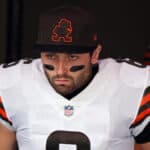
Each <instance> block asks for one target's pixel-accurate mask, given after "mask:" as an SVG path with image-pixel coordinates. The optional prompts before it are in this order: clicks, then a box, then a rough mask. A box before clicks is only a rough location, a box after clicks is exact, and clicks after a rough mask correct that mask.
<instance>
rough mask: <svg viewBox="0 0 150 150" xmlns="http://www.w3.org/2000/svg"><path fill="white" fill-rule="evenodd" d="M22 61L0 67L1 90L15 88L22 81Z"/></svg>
mask: <svg viewBox="0 0 150 150" xmlns="http://www.w3.org/2000/svg"><path fill="white" fill-rule="evenodd" d="M20 68H21V61H18V62H12V63H9V64H2V65H0V89H6V88H9V87H11V86H13V85H14V84H15V83H16V82H18V81H19V79H20Z"/></svg>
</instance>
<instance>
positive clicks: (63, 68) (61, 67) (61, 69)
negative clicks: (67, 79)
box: [56, 61, 67, 75]
mask: <svg viewBox="0 0 150 150" xmlns="http://www.w3.org/2000/svg"><path fill="white" fill-rule="evenodd" d="M66 72H67V64H66V62H65V61H59V62H58V64H57V67H56V73H57V74H59V75H62V74H65V73H66Z"/></svg>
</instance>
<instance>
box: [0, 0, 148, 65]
mask: <svg viewBox="0 0 150 150" xmlns="http://www.w3.org/2000/svg"><path fill="white" fill-rule="evenodd" d="M61 4H69V5H79V6H81V7H84V8H86V9H88V10H90V11H92V12H93V13H94V14H95V15H96V16H97V18H98V23H99V34H100V36H101V39H102V43H103V51H102V54H101V58H105V57H113V58H118V57H130V58H133V59H136V60H139V61H143V56H144V53H145V51H146V50H147V47H148V46H149V45H150V27H149V20H150V13H149V11H148V9H149V8H148V4H146V2H145V1H134V0H132V1H131V0H123V1H120V0H113V1H112V0H103V1H100V0H75V1H73V0H55V1H52V0H0V20H1V21H0V63H4V62H10V61H14V60H18V59H20V58H24V57H38V55H37V54H36V53H33V52H32V46H33V44H34V42H35V40H36V36H37V27H38V16H39V14H40V12H43V11H47V10H48V9H50V8H52V7H55V6H59V5H61Z"/></svg>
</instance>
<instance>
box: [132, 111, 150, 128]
mask: <svg viewBox="0 0 150 150" xmlns="http://www.w3.org/2000/svg"><path fill="white" fill-rule="evenodd" d="M147 115H150V108H147V109H146V110H144V111H143V112H141V113H140V114H139V115H138V116H137V117H136V119H135V121H134V122H133V125H134V124H137V123H138V122H140V121H141V120H142V119H143V118H144V117H145V116H147Z"/></svg>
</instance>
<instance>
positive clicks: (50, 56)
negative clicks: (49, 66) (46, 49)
mask: <svg viewBox="0 0 150 150" xmlns="http://www.w3.org/2000/svg"><path fill="white" fill-rule="evenodd" d="M46 57H47V58H48V59H55V58H56V56H55V55H51V54H48V55H47V56H46Z"/></svg>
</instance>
